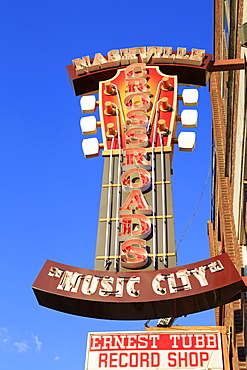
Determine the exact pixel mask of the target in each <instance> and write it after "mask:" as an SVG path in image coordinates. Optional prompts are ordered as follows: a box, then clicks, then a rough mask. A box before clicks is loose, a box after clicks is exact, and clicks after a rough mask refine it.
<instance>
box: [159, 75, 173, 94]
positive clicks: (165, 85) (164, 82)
mask: <svg viewBox="0 0 247 370" xmlns="http://www.w3.org/2000/svg"><path fill="white" fill-rule="evenodd" d="M170 88H171V84H170V78H169V77H166V76H165V77H162V84H161V90H165V91H167V90H169V89H170Z"/></svg>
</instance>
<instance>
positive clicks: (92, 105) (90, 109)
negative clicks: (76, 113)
mask: <svg viewBox="0 0 247 370" xmlns="http://www.w3.org/2000/svg"><path fill="white" fill-rule="evenodd" d="M80 105H81V110H82V113H94V112H95V110H96V106H97V102H96V98H95V96H94V95H88V96H82V97H81V100H80Z"/></svg>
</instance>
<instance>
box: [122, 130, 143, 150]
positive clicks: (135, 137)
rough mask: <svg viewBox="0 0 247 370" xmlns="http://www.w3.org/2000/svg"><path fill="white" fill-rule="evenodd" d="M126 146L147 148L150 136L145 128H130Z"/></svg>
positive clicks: (127, 132) (127, 133)
mask: <svg viewBox="0 0 247 370" xmlns="http://www.w3.org/2000/svg"><path fill="white" fill-rule="evenodd" d="M126 144H127V146H128V147H132V148H133V147H137V148H138V147H144V148H145V147H146V146H147V145H148V136H147V134H146V128H145V127H139V128H130V129H129V130H128V131H126Z"/></svg>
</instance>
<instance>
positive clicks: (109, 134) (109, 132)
mask: <svg viewBox="0 0 247 370" xmlns="http://www.w3.org/2000/svg"><path fill="white" fill-rule="evenodd" d="M107 128H108V130H107V131H106V136H107V137H108V138H109V137H112V136H114V137H116V136H117V130H115V128H114V123H111V122H110V123H108V124H107Z"/></svg>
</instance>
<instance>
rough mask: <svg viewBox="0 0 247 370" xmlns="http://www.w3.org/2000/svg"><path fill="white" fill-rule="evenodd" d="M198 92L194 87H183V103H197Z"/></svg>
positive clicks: (188, 104)
mask: <svg viewBox="0 0 247 370" xmlns="http://www.w3.org/2000/svg"><path fill="white" fill-rule="evenodd" d="M198 98H199V92H198V90H196V89H184V90H183V92H182V99H183V104H184V105H185V106H192V105H197V104H198Z"/></svg>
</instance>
